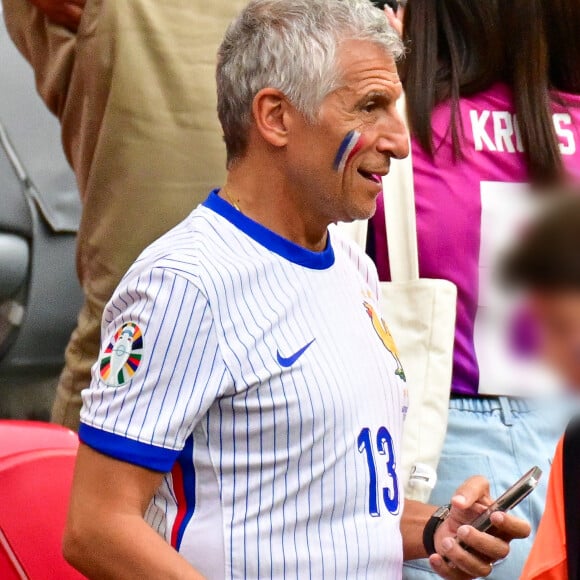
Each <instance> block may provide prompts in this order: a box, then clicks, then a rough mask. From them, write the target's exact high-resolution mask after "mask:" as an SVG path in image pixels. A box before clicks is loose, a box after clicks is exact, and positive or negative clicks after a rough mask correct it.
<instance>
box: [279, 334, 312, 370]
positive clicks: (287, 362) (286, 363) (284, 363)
mask: <svg viewBox="0 0 580 580" xmlns="http://www.w3.org/2000/svg"><path fill="white" fill-rule="evenodd" d="M315 340H316V339H315V338H313V339H312V340H311V341H310V342H309V343H308V344H307V345H306V346H303V347H302V348H301V349H300V350H298V351H296V352H295V353H294V354H293V355H292V356H289V357H288V358H286V357H283V356H282V355H281V354H280V351H278V352H277V353H276V358H277V359H278V364H279V365H280V366H281V367H286V368H287V367H291V366H292V365H293V364H294V363H295V362H296V361H297V360H298V359H299V358H300V357H301V356H302V355H303V354H304V353H305V352H306V351H307V350H308V349H309V348H310V346H312V343H313V342H314V341H315Z"/></svg>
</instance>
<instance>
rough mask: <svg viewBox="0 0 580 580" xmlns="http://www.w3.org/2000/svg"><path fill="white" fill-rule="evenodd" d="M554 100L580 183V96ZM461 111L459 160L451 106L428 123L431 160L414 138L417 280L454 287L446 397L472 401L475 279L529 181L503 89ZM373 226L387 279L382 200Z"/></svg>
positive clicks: (514, 219) (566, 155) (464, 103)
mask: <svg viewBox="0 0 580 580" xmlns="http://www.w3.org/2000/svg"><path fill="white" fill-rule="evenodd" d="M558 97H559V98H558V101H560V102H561V103H562V104H554V105H553V111H554V116H553V118H554V126H555V129H556V133H557V135H558V138H559V140H560V149H561V152H562V156H563V159H564V163H565V165H566V167H567V169H568V171H569V173H570V174H571V175H572V176H573V177H574V178H576V179H578V180H579V181H580V96H575V95H568V94H566V95H563V94H559V95H558ZM459 111H460V117H461V121H462V123H463V128H464V132H463V134H462V133H461V130H460V133H459V134H460V139H461V142H462V146H461V151H462V154H463V156H462V158H461V159H460V160H458V161H455V160H454V155H453V147H452V141H451V132H450V130H449V126H450V106H449V104H448V103H443V104H441V105H439V106H438V107H437V108H436V109H435V111H434V113H433V119H432V125H433V136H434V145H435V156H434V158H432V157H431V156H430V155H429V154H428V153H426V152H425V151H424V150H423V149H422V148H421V146H420V145H419V144H418V142H417V141H416V140H415V139H412V154H413V172H414V182H415V202H416V210H417V236H418V245H419V269H420V274H421V277H423V278H444V279H447V280H451V281H452V282H454V283H455V284H456V285H457V288H458V305H457V328H456V335H455V351H454V369H453V382H452V391H453V392H454V393H457V394H464V395H476V394H477V393H478V390H479V388H480V377H481V375H482V373H483V371H484V370H485V369H484V368H483V365H484V364H490V362H489V357H488V358H486V357H485V356H483V353H480V352H478V349H477V348H476V346H477V345H476V342H477V341H476V340H475V331H476V318H477V316H478V311H480V310H481V307H482V305H484V304H485V297H484V293H485V290H484V289H483V287H484V286H485V284H484V283H483V281H482V280H481V279H480V278H481V277H482V272H483V271H484V270H485V268H486V267H487V266H488V265H489V264H488V261H489V260H491V259H492V258H491V256H492V255H493V253H494V248H495V246H496V245H497V243H498V238H500V237H501V236H502V235H503V234H502V232H503V233H505V232H507V231H509V230H510V229H512V230H513V229H517V228H518V227H519V223H518V219H519V217H518V216H519V213H520V210H519V209H518V208H519V207H521V206H520V204H519V203H520V199H521V197H522V191H523V189H524V188H525V189H526V195H528V196H529V193H528V192H527V188H526V187H525V185H524V184H525V183H526V182H527V181H528V174H527V170H526V164H525V160H524V156H523V154H522V145H521V139H520V137H519V132H518V126H517V120H516V118H515V115H514V107H513V104H512V96H511V91H510V89H509V88H508V87H507V86H505V85H503V84H497V85H494V86H493V87H491V88H490V89H488V90H487V91H485V92H482V93H479V94H477V95H475V96H472V97H468V98H463V99H462V100H461V102H460V109H459ZM371 225H372V229H371V231H372V232H373V236H374V239H373V240H372V241H374V244H372V246H371V247H373V246H374V251H373V253H374V254H375V255H374V258H375V261H376V263H377V268H378V271H379V276H380V278H381V280H389V279H390V272H389V263H388V255H387V243H386V231H385V223H384V206H383V200H382V198H380V199H379V204H378V207H377V213H376V215H375V217H374V218H373V220H372V222H371ZM484 360H485V361H486V362H485V363H484ZM524 386H525V385H524Z"/></svg>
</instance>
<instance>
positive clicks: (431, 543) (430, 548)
mask: <svg viewBox="0 0 580 580" xmlns="http://www.w3.org/2000/svg"><path fill="white" fill-rule="evenodd" d="M450 510H451V504H448V505H444V506H441V507H440V508H439V509H438V510H437V511H436V512H435V513H434V514H433V515H432V516H431V517H430V518H429V520H428V521H427V523H426V524H425V528H424V530H423V546H424V547H425V551H426V552H427V555H428V556H431V555H432V554H435V552H437V550H436V549H435V532H436V531H437V528H438V527H439V526H440V525H441V524H442V523H443V522H444V521H445V520H446V519H447V518H448V517H449V513H450Z"/></svg>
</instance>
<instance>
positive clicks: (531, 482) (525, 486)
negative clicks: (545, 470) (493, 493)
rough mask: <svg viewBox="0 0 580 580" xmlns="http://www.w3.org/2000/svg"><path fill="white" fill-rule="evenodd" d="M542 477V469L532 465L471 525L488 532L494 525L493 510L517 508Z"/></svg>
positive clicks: (505, 510) (500, 510) (504, 510)
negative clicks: (492, 521) (492, 520)
mask: <svg viewBox="0 0 580 580" xmlns="http://www.w3.org/2000/svg"><path fill="white" fill-rule="evenodd" d="M540 477H542V470H541V469H540V468H539V467H538V466H536V467H532V469H530V471H528V472H527V473H526V474H525V475H524V476H523V477H522V478H521V479H519V480H518V481H516V483H514V484H513V485H512V486H511V487H510V488H509V489H508V490H507V491H506V492H504V493H503V494H502V495H501V496H500V497H498V498H497V499H496V500H495V501H494V502H493V503H492V504H491V505H490V506H489V507H488V508H487V509H486V510H485V511H484V512H483V513H482V514H481V515H479V516H477V517H476V518H475V519H474V520H473V521H472V522H471V524H470V525H471V526H473V527H474V528H475V529H477V530H479V531H480V532H487V531H488V530H489V529H490V528H491V527H492V526H493V524H492V523H491V514H492V513H493V512H507V511H509V510H511V509H513V508H515V507H516V506H517V505H518V504H519V503H520V502H522V501H523V500H524V499H525V498H526V497H528V495H530V493H532V491H534V489H536V487H537V486H538V483H539V482H540Z"/></svg>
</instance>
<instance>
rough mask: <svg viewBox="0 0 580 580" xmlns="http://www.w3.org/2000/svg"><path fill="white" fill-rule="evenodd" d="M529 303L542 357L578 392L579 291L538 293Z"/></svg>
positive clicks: (579, 382)
mask: <svg viewBox="0 0 580 580" xmlns="http://www.w3.org/2000/svg"><path fill="white" fill-rule="evenodd" d="M531 305H532V309H533V313H534V315H535V317H536V319H537V320H538V322H539V326H540V332H541V335H540V338H541V341H542V342H541V346H542V352H543V354H544V356H545V357H546V359H547V360H548V362H549V363H550V364H551V365H552V366H553V367H554V368H555V369H556V371H557V372H559V373H560V374H561V375H563V377H564V379H565V380H566V382H567V384H568V386H570V387H572V388H573V389H574V390H576V391H579V392H580V292H572V291H570V292H565V291H562V292H555V291H554V292H546V293H539V292H538V293H535V294H534V295H533V296H532V299H531Z"/></svg>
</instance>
